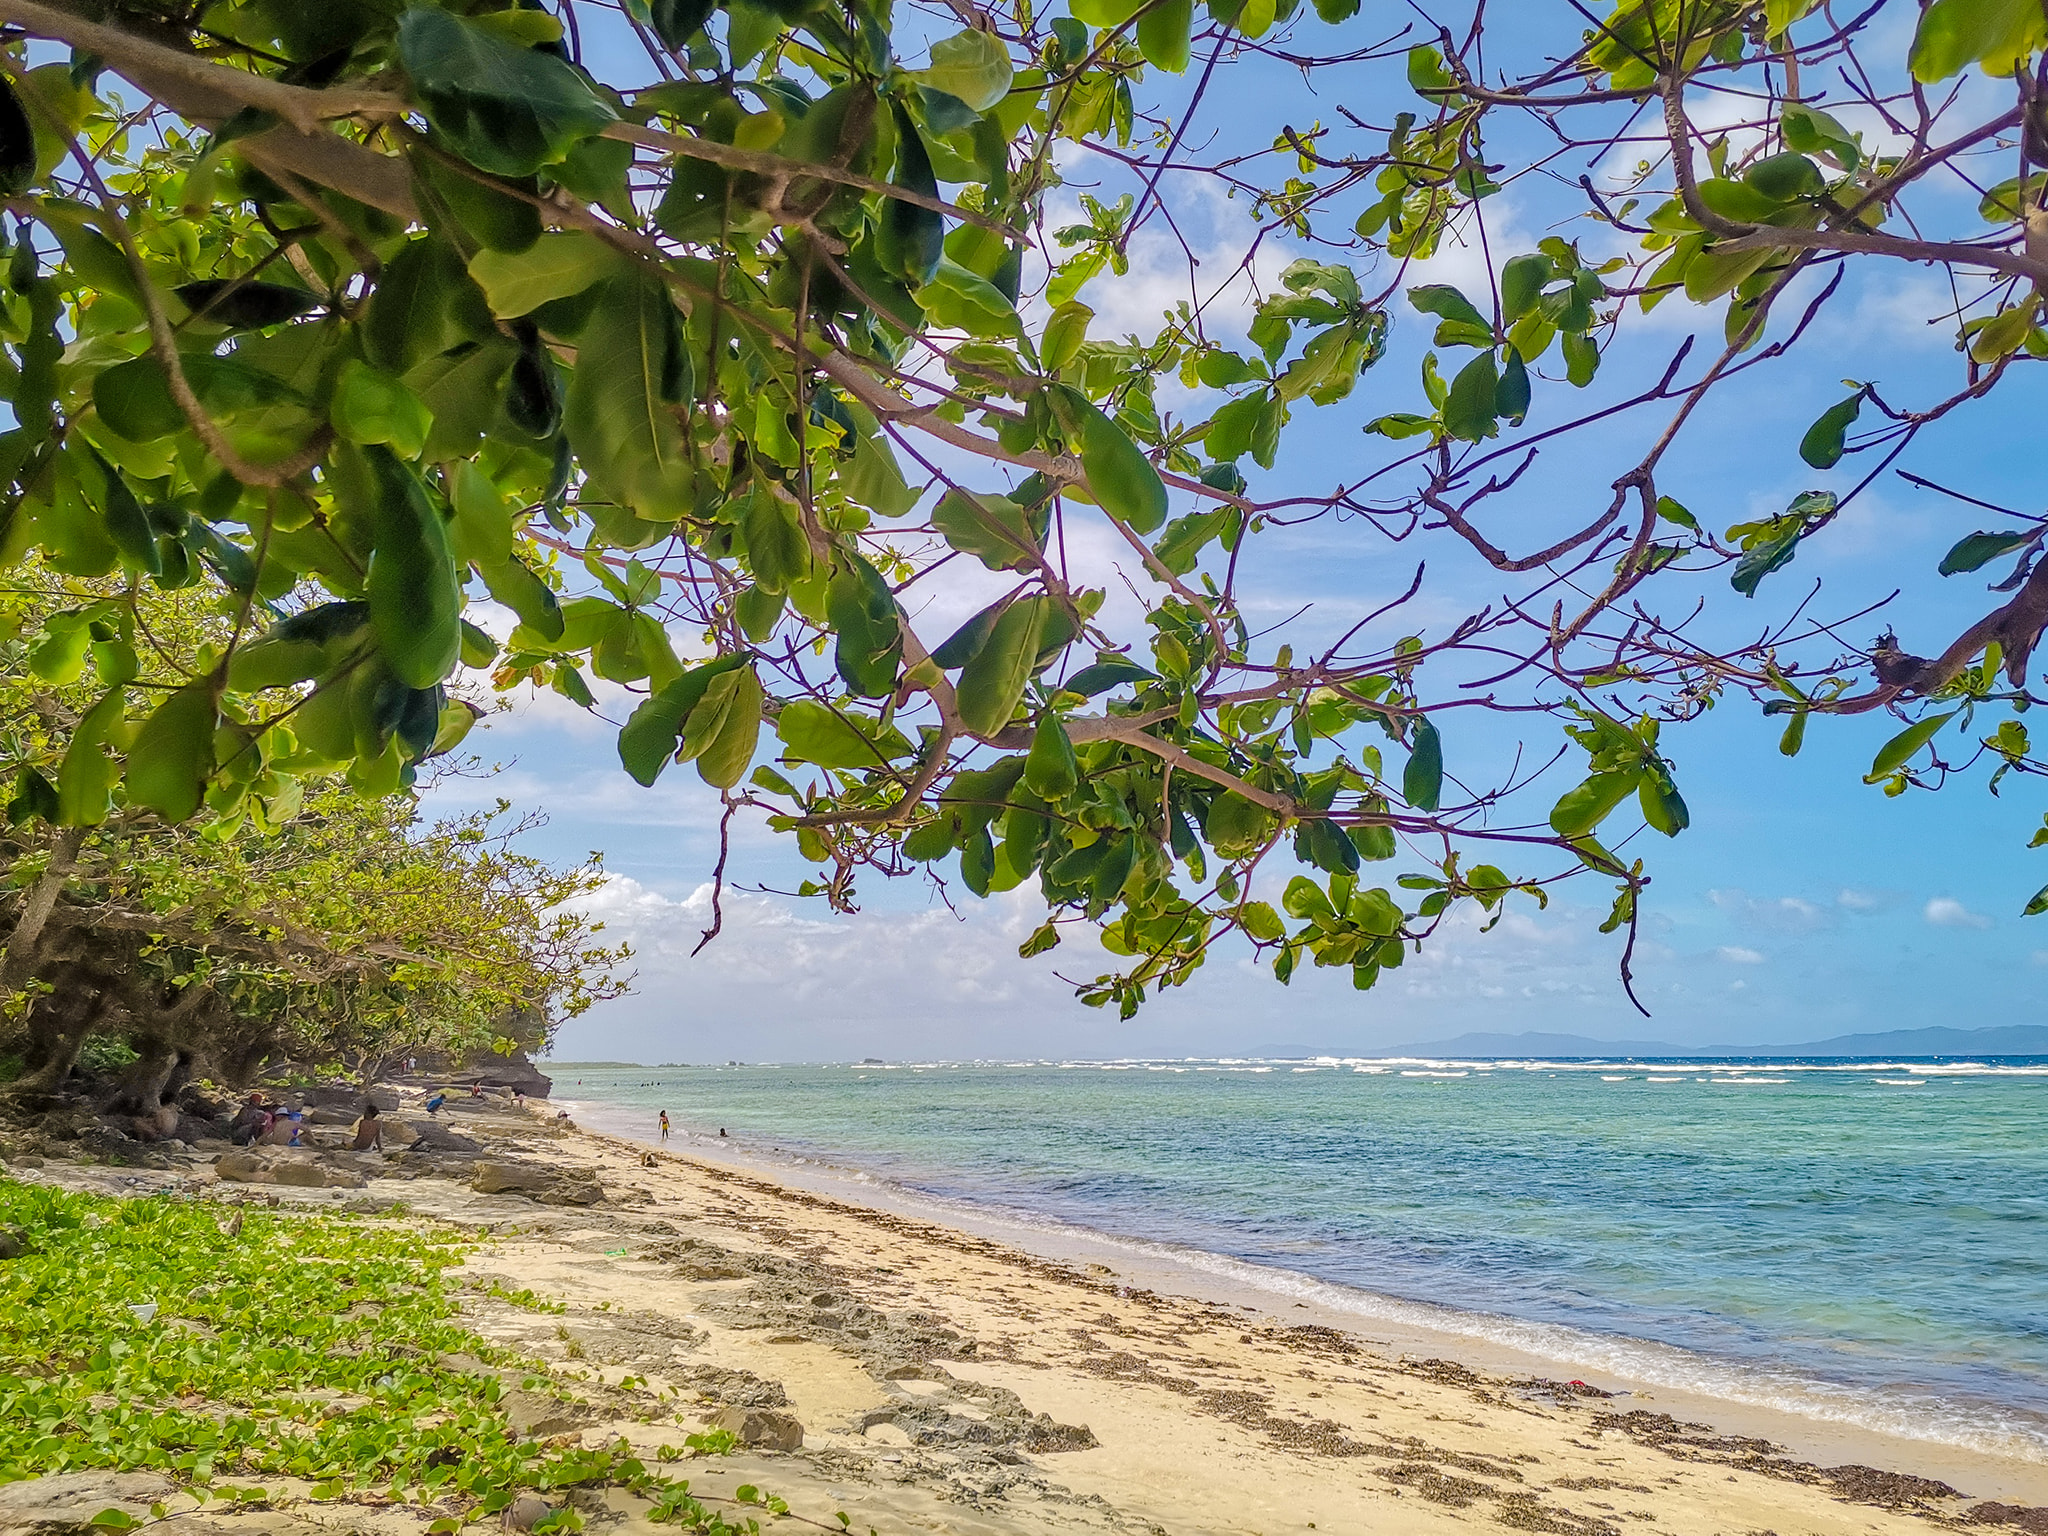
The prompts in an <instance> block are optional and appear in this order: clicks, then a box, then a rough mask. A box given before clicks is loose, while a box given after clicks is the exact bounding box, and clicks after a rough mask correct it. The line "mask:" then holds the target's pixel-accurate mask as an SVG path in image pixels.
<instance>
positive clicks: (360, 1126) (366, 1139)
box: [348, 1099, 384, 1152]
mask: <svg viewBox="0 0 2048 1536" xmlns="http://www.w3.org/2000/svg"><path fill="white" fill-rule="evenodd" d="M348 1149H349V1151H351V1152H382V1151H383V1150H384V1122H383V1121H381V1120H379V1119H378V1118H377V1106H376V1105H375V1104H373V1103H371V1102H370V1101H369V1100H368V1099H365V1100H363V1115H362V1118H361V1119H360V1120H358V1121H356V1123H355V1131H354V1134H353V1135H352V1136H351V1138H350V1140H349V1144H348Z"/></svg>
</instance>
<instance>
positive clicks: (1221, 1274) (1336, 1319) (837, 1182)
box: [553, 1097, 2048, 1501]
mask: <svg viewBox="0 0 2048 1536" xmlns="http://www.w3.org/2000/svg"><path fill="white" fill-rule="evenodd" d="M553 1102H554V1104H555V1105H556V1106H557V1107H562V1106H567V1107H569V1109H570V1111H571V1113H572V1115H573V1116H575V1117H576V1120H577V1125H578V1129H579V1131H580V1132H581V1133H582V1134H584V1135H586V1136H592V1137H596V1138H601V1139H604V1140H608V1141H612V1142H615V1143H617V1144H619V1145H621V1146H627V1147H634V1148H648V1149H652V1150H654V1151H655V1152H656V1153H657V1155H661V1156H666V1157H675V1158H679V1159H682V1160H684V1161H691V1162H697V1163H701V1164H706V1165H709V1166H711V1167H715V1168H721V1169H729V1170H731V1171H733V1172H737V1173H740V1174H744V1175H746V1176H748V1177H750V1178H753V1179H757V1180H760V1181H762V1182H763V1183H765V1184H768V1185H774V1186H788V1187H790V1188H792V1189H796V1190H799V1191H802V1192H804V1193H805V1194H808V1195H814V1196H822V1197H824V1198H827V1199H830V1200H834V1201H837V1202H840V1203H843V1204H846V1205H850V1206H854V1207H859V1208H864V1209H867V1210H870V1211H875V1212H880V1213H883V1214H887V1215H890V1216H897V1217H904V1218H908V1219H910V1220H914V1221H919V1222H924V1223H929V1224H931V1225H933V1226H936V1227H942V1228H947V1229H952V1230H957V1231H961V1232H965V1233H968V1234H970V1235H972V1236H975V1237H978V1238H983V1239H988V1240H992V1241H995V1242H999V1243H1004V1244H1008V1245H1011V1246H1014V1247H1016V1248H1018V1249H1020V1250H1022V1251H1023V1252H1025V1253H1028V1254H1031V1255H1032V1256H1034V1257H1036V1258H1040V1259H1045V1260H1049V1261H1052V1262H1054V1263H1063V1264H1071V1265H1076V1266H1087V1265H1090V1264H1099V1265H1102V1266H1105V1267H1107V1268H1109V1269H1112V1270H1114V1271H1115V1273H1116V1276H1117V1278H1118V1280H1119V1281H1120V1282H1121V1283H1124V1284H1126V1285H1127V1286H1128V1287H1130V1288H1131V1289H1137V1290H1145V1291H1152V1292H1157V1293H1159V1294H1162V1295H1167V1296H1174V1297H1184V1298H1187V1299H1190V1300H1194V1301H1199V1302H1204V1303H1210V1304H1216V1305H1222V1306H1227V1307H1232V1308H1236V1309H1239V1310H1242V1311H1244V1312H1245V1313H1246V1314H1247V1316H1248V1317H1253V1318H1255V1319H1256V1320H1258V1321H1260V1322H1262V1323H1264V1324H1266V1325H1268V1326H1274V1327H1282V1328H1285V1327H1298V1326H1301V1325H1303V1324H1308V1325H1311V1326H1315V1327H1322V1328H1329V1329H1333V1330H1335V1331H1337V1332H1340V1333H1343V1334H1346V1335H1349V1336H1351V1337H1354V1338H1356V1339H1358V1340H1359V1341H1360V1342H1361V1343H1363V1344H1365V1345H1367V1346H1369V1347H1373V1348H1376V1349H1383V1350H1389V1351H1393V1352H1395V1353H1397V1354H1399V1355H1401V1356H1415V1357H1419V1358H1436V1359H1447V1360H1451V1361H1454V1362H1455V1363H1457V1364H1458V1365H1460V1366H1465V1367H1470V1368H1473V1369H1476V1370H1479V1371H1481V1372H1484V1373H1487V1374H1490V1375H1502V1376H1524V1377H1526V1376H1537V1375H1555V1374H1557V1373H1559V1372H1560V1371H1562V1372H1566V1373H1568V1375H1569V1377H1570V1378H1572V1379H1576V1380H1580V1381H1583V1382H1585V1383H1586V1384H1588V1385H1591V1386H1595V1387H1598V1388H1601V1389H1602V1390H1604V1391H1607V1392H1610V1393H1613V1394H1615V1396H1616V1397H1617V1398H1618V1399H1619V1400H1620V1401H1621V1402H1622V1403H1626V1404H1629V1405H1632V1406H1636V1405H1640V1406H1645V1407H1648V1408H1650V1409H1651V1410H1652V1411H1655V1412H1661V1413H1669V1414H1672V1415H1675V1416H1678V1417H1681V1418H1686V1419H1691V1420H1697V1421H1704V1422H1707V1423H1710V1424H1712V1425H1713V1426H1714V1427H1715V1428H1716V1429H1717V1430H1719V1431H1721V1432H1722V1433H1724V1434H1731V1435H1738V1436H1745V1437H1753V1438H1756V1439H1761V1440H1768V1441H1771V1442H1773V1443H1774V1444H1776V1445H1780V1446H1783V1447H1785V1448H1787V1449H1788V1450H1789V1451H1790V1452H1791V1453H1792V1454H1793V1455H1795V1456H1797V1457H1799V1458H1801V1459H1803V1460H1809V1461H1813V1462H1816V1463H1842V1462H1860V1463H1865V1464H1871V1465H1879V1466H1883V1467H1886V1468H1889V1469H1894V1470H1898V1471H1903V1472H1907V1473H1910V1474H1912V1475H1914V1476H1918V1477H1925V1478H1930V1479H1935V1480H1938V1481H1943V1482H1952V1483H1960V1484H1966V1485H1970V1486H1972V1487H1977V1486H1982V1487H1984V1488H1986V1489H1987V1490H1991V1491H1988V1492H1987V1493H1986V1495H1985V1496H1986V1497H1989V1498H2002V1499H2015V1498H2024V1499H2027V1500H2029V1501H2033V1500H2040V1501H2048V1450H2044V1449H2043V1448H2042V1447H2040V1446H2039V1445H2038V1444H2036V1443H2033V1442H2031V1441H2030V1440H2029V1439H2028V1438H2026V1437H2024V1436H2023V1435H2021V1434H2020V1433H2018V1432H2011V1431H2007V1432H2001V1431H1999V1430H1996V1429H1992V1430H1989V1431H1987V1432H1986V1434H1985V1440H1986V1441H1987V1442H1989V1443H1979V1444H1974V1445H1973V1444H1969V1443H1965V1442H1962V1441H1959V1440H1956V1439H1952V1438H1945V1437H1943V1436H1941V1435H1939V1434H1937V1433H1934V1432H1932V1431H1930V1432H1927V1433H1919V1434H1916V1433H1914V1432H1913V1431H1912V1428H1911V1425H1910V1415H1911V1410H1912V1404H1911V1403H1910V1402H1908V1401H1905V1400H1903V1399H1901V1400H1893V1401H1890V1402H1885V1401H1883V1400H1882V1399H1880V1398H1878V1397H1877V1395H1876V1394H1874V1393H1871V1392H1868V1391H1865V1390H1863V1389H1860V1388H1857V1387H1854V1386H1849V1385H1844V1384H1838V1383H1830V1382H1824V1381H1820V1380H1818V1379H1816V1378H1800V1377H1797V1376H1796V1375H1792V1374H1790V1373H1788V1374H1787V1375H1786V1376H1785V1377H1782V1378H1777V1379H1775V1380H1774V1379H1773V1378H1771V1377H1769V1376H1768V1375H1767V1374H1766V1373H1765V1372H1763V1371H1761V1370H1754V1371H1752V1370H1746V1369H1745V1367H1744V1366H1743V1365H1741V1364H1740V1363H1739V1362H1729V1361H1724V1360H1720V1359H1716V1358H1714V1357H1712V1356H1708V1355H1704V1354H1697V1353H1694V1352H1692V1351H1689V1350H1685V1349H1683V1348H1681V1347H1678V1346H1673V1345H1667V1344H1661V1343H1657V1342H1654V1341H1648V1340H1640V1339H1633V1338H1629V1337H1627V1336H1622V1335H1602V1334H1597V1333H1593V1332H1590V1331H1587V1330H1582V1329H1576V1328H1572V1327H1570V1326H1568V1325H1562V1324H1545V1323H1531V1322H1525V1321H1523V1320H1520V1319H1516V1318H1512V1317H1506V1316H1495V1315H1492V1314H1486V1313H1478V1312H1466V1311H1461V1310H1459V1309H1456V1308H1452V1307H1448V1306H1436V1305H1432V1304H1430V1303H1426V1302H1418V1301H1411V1300H1407V1299H1405V1298H1401V1297H1397V1296H1390V1295H1384V1294H1382V1293H1378V1292H1374V1291H1370V1290H1367V1289H1365V1288H1363V1287H1358V1286H1352V1285H1346V1284H1343V1283H1341V1282H1336V1281H1329V1280H1324V1279H1321V1278H1320V1277H1317V1276H1315V1275H1312V1274H1309V1273H1307V1272H1305V1271H1299V1270H1291V1269H1285V1268H1282V1267H1279V1266H1275V1265H1267V1264H1260V1263H1255V1262H1252V1261H1249V1260H1244V1259H1238V1258H1235V1257H1233V1256H1230V1255H1228V1254H1221V1253H1215V1252H1210V1251H1206V1250H1202V1249H1197V1248H1191V1247H1181V1246H1179V1245H1175V1244H1170V1243H1165V1242H1159V1241H1156V1240H1153V1239H1149V1238H1143V1237H1132V1236H1124V1235H1119V1234H1115V1233H1109V1232H1103V1231H1100V1230H1097V1229H1094V1228H1090V1227H1086V1226H1083V1225H1080V1224H1078V1223H1074V1222H1070V1221H1066V1220H1063V1219H1060V1218H1057V1217H1039V1216H1034V1215H1030V1214H1027V1213H1024V1212H1018V1211H1009V1210H1005V1209H1003V1208H1001V1207H997V1206H990V1205H983V1204H979V1203H976V1202H972V1201H969V1200H964V1199H958V1198H951V1197H945V1196H936V1195H930V1194H926V1193H924V1192H922V1191H918V1190H914V1189H910V1188H908V1187H906V1186H904V1185H902V1184H899V1183H897V1182H895V1181H894V1180H891V1179H889V1178H887V1177H885V1176H883V1175H879V1174H875V1173H871V1172H869V1171H867V1170H864V1169H861V1168H860V1167H858V1165H857V1164H853V1163H850V1162H848V1163H842V1162H839V1161H836V1160H834V1159H833V1158H831V1157H830V1156H828V1155H822V1154H819V1153H816V1152H802V1153H797V1152H788V1151H784V1150H783V1149H780V1148H777V1149H774V1150H773V1151H769V1152H764V1151H761V1150H759V1149H756V1148H753V1147H751V1146H750V1145H748V1144H747V1143H746V1142H745V1141H739V1140H734V1139H731V1138H727V1139H723V1140H722V1139H720V1138H719V1137H715V1136H709V1135H706V1134H704V1133H701V1132H686V1131H678V1133H677V1136H676V1139H674V1140H672V1141H670V1142H669V1143H666V1144H664V1143H662V1142H660V1141H659V1139H658V1137H655V1136H651V1135H643V1134H641V1133H640V1132H639V1131H637V1130H635V1129H632V1128H630V1127H629V1126H627V1124H626V1123H625V1122H626V1121H627V1120H629V1119H639V1118H643V1117H644V1114H643V1112H642V1111H640V1110H639V1109H638V1108H636V1107H632V1106H620V1105H614V1104H611V1103H609V1102H607V1101H605V1100H602V1099H595V1098H582V1099H576V1098H568V1097H563V1098H558V1099H556V1100H554V1101H553ZM1304 1314H1305V1315H1304ZM1522 1341H1526V1342H1522ZM1631 1356H1632V1357H1634V1358H1632V1359H1631V1358H1627V1357H1631ZM1646 1360H1647V1363H1648V1364H1649V1365H1650V1369H1647V1370H1646V1369H1644V1368H1643V1367H1644V1364H1645V1362H1646ZM1660 1365H1661V1366H1662V1367H1663V1369H1662V1370H1661V1371H1659V1370H1658V1369H1657V1367H1658V1366H1660ZM1686 1374H1689V1375H1691V1376H1692V1377H1693V1378H1694V1379H1695V1381H1696V1380H1697V1378H1698V1377H1699V1376H1700V1375H1702V1374H1708V1375H1717V1376H1719V1377H1721V1378H1722V1381H1721V1382H1718V1383H1716V1384H1715V1386H1713V1387H1702V1386H1699V1385H1688V1384H1687V1382H1686V1381H1685V1380H1683V1379H1674V1378H1676V1377H1680V1376H1681V1375H1686ZM1746 1375H1747V1376H1751V1377H1753V1378H1754V1380H1755V1381H1756V1383H1757V1384H1756V1385H1755V1386H1750V1385H1749V1384H1748V1383H1746V1382H1745V1381H1744V1380H1743V1378H1744V1377H1745V1376H1746ZM1773 1388H1776V1389H1777V1392H1778V1394H1779V1395H1778V1396H1776V1397H1775V1398H1765V1397H1764V1394H1765V1393H1767V1392H1770V1391H1771V1390H1772V1389H1773ZM1802 1389H1803V1392H1804V1394H1805V1395H1806V1401H1805V1402H1803V1403H1801V1404H1799V1405H1798V1406H1793V1405H1792V1404H1790V1403H1787V1402H1785V1401H1784V1394H1785V1393H1786V1392H1788V1391H1791V1392H1799V1391H1802ZM1745 1392H1747V1393H1748V1394H1749V1395H1741V1394H1744V1393H1745ZM1887 1420H1888V1421H1890V1422H1886V1421H1887ZM1901 1420H1905V1421H1907V1422H1905V1423H1901V1422H1900V1421H1901ZM2001 1442H2002V1443H2001Z"/></svg>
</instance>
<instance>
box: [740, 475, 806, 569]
mask: <svg viewBox="0 0 2048 1536" xmlns="http://www.w3.org/2000/svg"><path fill="white" fill-rule="evenodd" d="M740 526H741V531H742V532H743V533H744V534H745V536H746V541H747V562H748V564H750V565H752V566H753V568H754V581H755V583H756V585H758V586H759V587H760V588H761V590H762V591H764V592H774V593H777V594H781V593H784V592H787V591H788V590H789V589H790V587H791V586H792V585H794V584H795V583H797V582H800V581H802V580H803V579H804V578H805V577H806V576H808V575H809V574H810V570H811V544H810V540H809V539H807V538H805V537H804V530H803V525H802V524H801V523H800V522H798V521H797V515H796V508H795V507H793V506H791V505H790V504H789V503H788V502H786V501H784V500H783V499H782V498H781V497H780V496H778V495H776V494H775V493H774V492H773V491H772V490H770V489H768V487H766V486H765V485H762V486H756V487H755V489H754V494H753V495H752V497H750V498H749V499H748V502H747V511H746V515H745V517H744V518H742V519H741V524H740Z"/></svg>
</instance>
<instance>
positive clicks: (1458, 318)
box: [1408, 283, 1493, 347]
mask: <svg viewBox="0 0 2048 1536" xmlns="http://www.w3.org/2000/svg"><path fill="white" fill-rule="evenodd" d="M1408 302H1409V303H1410V304H1412V305H1414V306H1415V307H1416V308H1417V309H1419V310H1421V311H1422V313H1424V314H1425V315H1435V316H1436V317H1437V318H1438V319H1440V320H1442V321H1444V322H1445V323H1446V324H1447V325H1450V326H1453V327H1456V328H1457V330H1456V335H1457V336H1460V337H1463V336H1471V337H1472V338H1473V339H1472V340H1470V341H1469V342H1462V343H1461V344H1463V345H1467V346H1475V347H1490V346H1492V345H1493V322H1492V321H1491V320H1489V319H1487V318H1486V316H1484V315H1482V314H1481V313H1480V312H1479V310H1478V308H1477V307H1476V306H1475V305H1474V304H1473V302H1472V301H1471V300H1470V299H1468V298H1466V297H1465V295H1464V294H1462V293H1460V292H1459V291H1458V290H1457V289H1456V288H1453V287H1451V286H1450V285H1449V284H1448V283H1428V284H1425V285H1424V286H1422V287H1420V288H1410V289H1409V290H1408ZM1452 344H1453V343H1452V342H1451V341H1450V340H1447V339H1445V337H1444V336H1443V334H1442V331H1441V330H1439V332H1438V336H1437V345H1438V346H1449V345H1452Z"/></svg>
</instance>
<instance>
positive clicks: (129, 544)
mask: <svg viewBox="0 0 2048 1536" xmlns="http://www.w3.org/2000/svg"><path fill="white" fill-rule="evenodd" d="M92 458H93V463H94V464H95V466H97V468H98V469H99V471H100V475H101V477H102V478H103V479H104V480H105V482H106V490H105V493H104V495H103V496H102V497H101V515H102V516H103V517H104V519H105V522H106V531H107V537H108V538H109V539H111V540H112V541H113V544H114V548H115V549H117V550H119V551H120V553H121V560H122V563H124V564H125V565H128V566H130V567H131V568H133V569H135V570H139V571H147V572H148V573H149V574H150V575H152V576H161V575H162V574H163V569H164V567H163V556H162V555H161V554H160V553H159V551H158V549H157V542H156V530H155V529H153V528H151V527H150V525H149V517H148V515H147V514H146V513H145V512H144V511H143V510H142V504H141V503H140V502H138V501H137V500H136V499H135V493H134V492H133V491H131V490H129V489H128V482H127V481H126V480H124V479H122V478H121V472H120V471H119V470H118V469H116V468H114V466H113V465H111V464H109V463H108V462H107V461H106V459H105V458H104V457H103V456H101V454H99V453H98V452H97V451H95V452H94V453H93V456H92Z"/></svg>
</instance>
